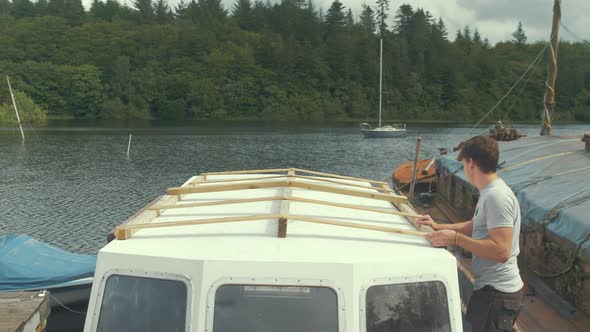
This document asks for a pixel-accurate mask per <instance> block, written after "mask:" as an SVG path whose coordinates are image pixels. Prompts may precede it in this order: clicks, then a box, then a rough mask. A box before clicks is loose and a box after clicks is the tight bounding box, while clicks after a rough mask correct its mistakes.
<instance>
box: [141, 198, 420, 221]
mask: <svg viewBox="0 0 590 332" xmlns="http://www.w3.org/2000/svg"><path fill="white" fill-rule="evenodd" d="M277 200H288V201H295V202H302V203H311V204H318V205H326V206H334V207H340V208H344V209H352V210H360V211H369V212H376V213H383V214H390V215H395V216H402V217H410V218H418V217H420V215H419V214H416V213H415V212H413V211H412V212H399V211H395V210H389V209H380V208H371V207H365V206H361V205H353V204H345V203H335V202H328V201H323V200H317V199H311V198H304V197H296V196H291V197H285V196H269V197H259V198H246V199H232V200H223V201H214V202H203V203H190V204H177V205H157V206H152V207H150V208H149V209H150V210H168V209H182V208H193V207H207V206H216V205H230V204H243V203H254V202H267V201H277ZM281 214H282V213H281Z"/></svg>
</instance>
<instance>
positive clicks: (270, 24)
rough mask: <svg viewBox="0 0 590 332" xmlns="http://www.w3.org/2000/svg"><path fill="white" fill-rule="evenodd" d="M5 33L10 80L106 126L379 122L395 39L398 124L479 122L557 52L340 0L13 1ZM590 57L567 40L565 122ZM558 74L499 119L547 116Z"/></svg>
mask: <svg viewBox="0 0 590 332" xmlns="http://www.w3.org/2000/svg"><path fill="white" fill-rule="evenodd" d="M548 10H550V9H548ZM0 34H1V35H2V38H0V73H3V74H8V75H10V76H11V80H12V81H13V87H14V88H15V89H16V90H18V91H19V92H20V93H22V96H21V97H22V98H24V97H29V98H30V99H32V101H34V102H33V103H32V104H31V103H29V105H38V106H34V107H37V108H38V109H43V110H45V109H46V110H47V112H48V114H49V116H53V117H76V118H93V119H94V118H98V119H176V120H184V119H186V120H192V119H267V120H305V121H326V120H362V121H369V120H373V119H375V117H376V116H377V107H378V99H379V98H378V96H379V91H378V87H379V85H378V79H379V39H380V38H382V39H383V44H384V51H383V66H384V67H383V76H384V85H383V114H384V118H385V119H387V120H424V121H431V120H436V121H469V122H471V121H477V120H478V119H480V118H481V117H482V116H483V115H484V114H485V113H487V111H488V110H489V109H490V108H491V107H492V106H493V105H494V104H495V103H496V102H497V101H498V100H499V99H500V98H501V97H502V96H503V95H504V93H505V92H506V91H507V90H508V88H510V87H511V86H512V85H513V84H514V82H515V81H516V80H517V79H518V78H519V77H520V76H521V75H522V74H523V73H524V72H525V70H526V69H527V67H528V66H529V64H530V63H531V61H532V60H533V59H534V58H535V57H536V56H537V54H538V53H539V52H540V50H541V49H542V48H543V47H544V45H545V42H534V43H529V42H528V41H527V37H526V32H525V30H524V28H523V27H522V25H519V26H518V27H517V28H516V31H515V33H514V34H513V39H512V40H508V41H503V42H499V43H497V44H495V45H492V44H491V43H490V42H489V41H488V40H487V38H485V37H484V36H482V35H481V34H480V33H479V31H478V29H477V28H476V27H470V26H465V27H464V28H462V29H460V30H459V31H455V32H449V31H448V29H447V27H446V25H445V22H444V20H443V19H442V18H435V17H433V16H432V15H431V14H430V13H429V12H428V11H427V10H424V9H421V8H414V7H412V6H411V5H407V4H406V5H402V6H400V7H399V8H397V9H395V10H390V9H389V0H377V1H376V3H375V4H374V5H372V6H371V5H366V4H365V5H363V7H362V11H361V12H360V14H359V15H358V16H355V15H354V14H353V12H352V10H351V9H350V8H346V7H345V6H344V4H342V3H341V2H339V1H337V0H336V1H334V2H332V4H331V6H330V7H329V8H328V9H327V10H323V9H321V8H319V7H317V5H316V4H315V3H314V2H313V1H312V0H282V1H281V2H279V3H271V2H269V1H266V2H263V1H259V0H257V1H255V2H251V1H250V0H236V2H235V4H234V5H233V6H232V8H224V7H223V5H222V4H221V1H220V0H190V1H187V0H181V1H180V3H178V5H176V6H173V7H171V6H170V5H169V4H168V3H167V2H166V1H165V0H156V1H153V0H135V1H134V2H133V4H132V5H131V6H128V5H125V4H124V3H121V2H118V1H117V0H106V1H105V0H94V1H93V3H92V5H91V7H90V8H89V10H88V11H86V10H85V9H84V7H83V6H82V2H81V0H37V1H36V2H32V1H31V0H12V1H9V0H0ZM449 34H453V38H450V37H449ZM451 39H452V40H451ZM588 59H590V50H589V49H588V48H585V45H584V44H582V43H570V42H562V43H561V45H560V60H559V61H560V71H559V78H558V83H557V89H558V90H557V96H558V103H557V112H558V117H559V119H562V120H572V121H590V61H588ZM545 77H546V57H544V58H542V59H541V61H539V63H538V64H536V65H535V66H534V67H533V69H532V70H531V72H530V74H528V75H526V76H525V77H524V79H523V81H522V83H521V84H519V85H518V86H517V87H516V88H515V89H514V91H513V93H512V94H511V95H510V96H509V97H508V98H506V99H505V101H504V102H503V103H502V104H501V105H500V107H499V108H498V109H497V110H496V111H495V112H494V113H493V114H492V115H491V117H490V120H499V119H511V120H514V121H536V120H537V119H539V117H540V114H541V111H540V110H541V109H542V107H543V102H542V98H543V93H544V80H545ZM0 86H1V87H0V105H4V107H2V106H0V121H1V119H5V118H7V117H9V115H7V114H5V115H4V116H2V112H4V113H6V112H8V111H7V107H8V106H7V105H8V104H6V103H8V101H9V99H8V98H9V96H8V92H7V88H6V87H5V84H0ZM29 107H33V106H29ZM2 110H4V111H2ZM27 111H32V110H27V109H25V110H23V112H27Z"/></svg>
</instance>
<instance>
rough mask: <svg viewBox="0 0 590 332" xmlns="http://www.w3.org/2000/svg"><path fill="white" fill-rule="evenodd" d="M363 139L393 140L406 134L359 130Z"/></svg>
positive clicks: (404, 132) (397, 131)
mask: <svg viewBox="0 0 590 332" xmlns="http://www.w3.org/2000/svg"><path fill="white" fill-rule="evenodd" d="M361 133H362V134H363V137H365V138H393V137H400V136H404V135H405V134H406V131H405V130H361Z"/></svg>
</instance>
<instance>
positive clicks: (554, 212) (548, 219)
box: [527, 187, 590, 278]
mask: <svg viewBox="0 0 590 332" xmlns="http://www.w3.org/2000/svg"><path fill="white" fill-rule="evenodd" d="M588 190H590V187H587V188H586V189H583V190H581V191H579V192H577V193H575V194H573V195H570V196H568V197H566V198H565V199H563V200H561V201H559V203H557V204H556V205H555V206H554V207H553V208H552V209H551V210H549V212H547V213H546V214H545V217H544V219H543V222H542V223H541V225H542V227H543V232H542V233H541V234H545V232H546V231H547V226H548V225H549V224H550V223H552V222H553V221H555V220H556V219H557V217H559V214H560V213H561V212H563V211H564V210H566V209H569V208H571V207H574V206H577V205H580V204H582V203H584V202H587V201H588V199H586V200H581V201H579V202H574V203H572V204H569V205H566V206H563V207H562V208H560V209H558V206H559V205H561V204H562V203H564V202H567V201H569V200H570V199H572V198H574V197H576V196H579V195H581V194H583V193H585V192H586V191H588ZM543 237H544V235H543ZM589 239H590V233H588V234H587V235H586V238H585V239H584V240H582V241H580V243H578V244H577V246H576V249H575V250H574V253H573V254H572V257H571V259H570V261H569V263H568V264H567V267H566V268H565V269H564V270H563V271H560V272H557V273H553V274H545V273H542V272H539V271H538V270H536V269H535V268H533V267H532V266H531V265H530V264H527V267H528V268H529V269H530V270H531V271H532V272H533V273H534V274H536V275H538V276H540V277H542V278H557V277H559V276H562V275H564V274H566V273H568V272H570V271H571V270H572V269H573V268H574V266H575V262H576V259H577V258H578V254H579V253H580V249H581V248H582V244H584V243H585V242H586V241H588V240H589ZM541 240H542V241H543V239H541Z"/></svg>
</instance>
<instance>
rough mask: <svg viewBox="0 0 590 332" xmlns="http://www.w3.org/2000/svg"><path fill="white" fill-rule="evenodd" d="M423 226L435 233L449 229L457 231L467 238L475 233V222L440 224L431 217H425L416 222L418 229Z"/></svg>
mask: <svg viewBox="0 0 590 332" xmlns="http://www.w3.org/2000/svg"><path fill="white" fill-rule="evenodd" d="M422 225H426V226H430V227H432V229H434V230H435V231H439V230H443V229H448V230H451V231H456V232H459V233H462V234H465V235H467V236H471V234H472V233H473V220H469V221H465V222H460V223H456V224H439V223H437V222H435V221H434V220H432V218H431V217H430V216H429V215H424V216H420V218H418V220H417V221H416V226H417V227H418V228H420V226H422Z"/></svg>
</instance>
